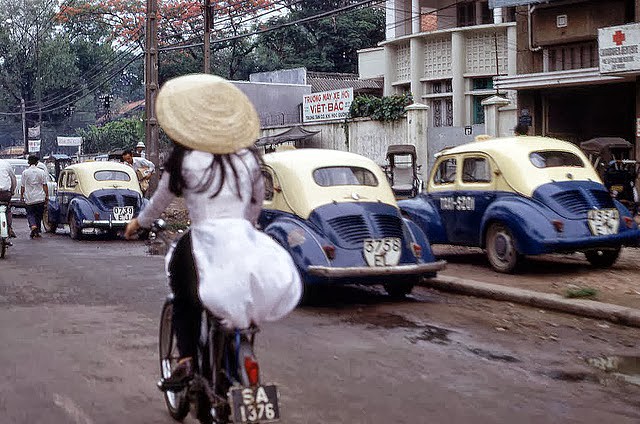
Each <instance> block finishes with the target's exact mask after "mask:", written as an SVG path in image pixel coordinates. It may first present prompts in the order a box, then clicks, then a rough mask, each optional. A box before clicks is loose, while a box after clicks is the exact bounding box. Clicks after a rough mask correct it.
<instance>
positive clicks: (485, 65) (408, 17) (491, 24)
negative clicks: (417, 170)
mask: <svg viewBox="0 0 640 424" xmlns="http://www.w3.org/2000/svg"><path fill="white" fill-rule="evenodd" d="M385 7H386V40H385V41H384V42H382V43H380V45H379V46H378V47H376V48H371V49H365V50H361V51H359V67H360V77H361V78H371V77H377V76H381V75H382V76H384V94H385V95H392V94H399V93H409V92H410V93H411V94H412V95H413V98H414V101H415V102H416V103H423V104H426V105H427V106H429V107H430V112H429V122H428V126H429V127H430V129H431V128H443V131H444V133H445V135H444V136H443V135H440V136H439V139H442V138H450V137H451V135H452V134H455V133H457V132H455V133H452V132H451V130H446V129H445V127H455V128H458V129H459V130H460V131H462V132H461V134H463V135H464V134H466V135H467V136H469V134H468V133H469V130H467V131H466V133H465V132H464V127H469V126H471V127H473V126H474V125H476V127H473V132H474V134H477V133H478V131H481V128H482V127H478V125H482V126H484V111H483V107H482V104H481V102H482V100H484V99H486V98H488V97H491V96H493V95H495V94H496V90H495V89H494V88H493V87H494V85H493V78H494V77H496V76H506V75H515V74H516V24H515V13H514V8H512V7H510V8H500V9H493V10H490V9H489V7H488V2H487V1H486V0H485V1H459V0H458V1H456V0H387V1H386V5H385ZM500 94H501V95H502V96H506V97H508V98H509V99H511V100H512V104H511V105H509V106H506V107H503V109H502V110H503V111H505V108H506V109H507V110H509V109H513V113H512V114H509V113H506V114H504V113H503V114H501V116H503V117H507V119H509V120H512V121H513V123H512V124H511V123H509V125H504V126H503V128H506V127H509V128H512V127H513V125H515V122H516V112H515V111H516V105H515V92H508V91H502V92H501V93H500ZM432 132H433V131H432ZM430 138H431V135H430ZM436 138H437V137H436ZM461 141H465V140H461ZM449 144H451V143H449ZM456 144H458V143H456Z"/></svg>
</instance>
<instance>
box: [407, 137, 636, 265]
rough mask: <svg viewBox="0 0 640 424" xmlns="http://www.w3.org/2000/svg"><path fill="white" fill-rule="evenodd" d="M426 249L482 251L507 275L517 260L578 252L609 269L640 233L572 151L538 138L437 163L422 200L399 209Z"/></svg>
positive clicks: (447, 156) (474, 147)
mask: <svg viewBox="0 0 640 424" xmlns="http://www.w3.org/2000/svg"><path fill="white" fill-rule="evenodd" d="M399 205H400V209H401V210H402V211H403V213H404V214H405V215H406V216H408V217H410V218H411V219H412V220H413V221H414V222H416V223H417V224H418V225H419V226H420V228H422V229H423V230H424V232H425V233H426V234H427V237H428V238H429V241H431V243H433V244H439V243H440V244H456V245H463V246H476V247H483V248H485V249H486V253H487V258H488V259H489V262H490V264H491V266H492V267H493V268H494V269H495V270H496V271H499V272H513V271H514V270H515V269H516V267H517V265H518V264H519V262H520V259H521V257H522V255H539V254H543V253H553V252H576V251H579V252H584V254H585V256H586V258H587V260H588V261H589V262H590V263H591V264H592V265H594V266H598V267H608V266H611V265H613V263H614V262H615V261H616V260H617V258H618V255H619V254H620V249H621V248H622V246H625V245H627V246H631V245H637V244H638V241H639V240H640V230H639V229H638V225H637V224H636V223H635V222H634V220H633V219H632V217H631V215H630V213H629V211H628V210H627V209H626V208H625V207H624V206H623V205H622V204H621V203H620V202H618V201H617V200H615V199H612V198H611V196H610V195H609V192H608V190H607V188H606V187H605V186H604V185H603V184H602V181H601V180H600V178H599V177H598V174H597V173H596V171H595V170H594V168H593V166H592V165H591V164H590V163H589V160H588V159H587V158H586V157H585V155H584V154H583V153H582V152H581V151H580V149H579V148H578V147H577V146H575V145H574V144H571V143H567V142H564V141H561V140H556V139H551V138H544V137H508V138H497V139H491V140H486V141H478V142H472V143H468V144H464V145H462V146H458V147H455V148H451V149H446V150H444V151H442V152H440V153H439V154H437V155H436V161H435V164H434V167H433V169H432V171H431V174H430V178H429V180H428V183H427V188H426V191H425V193H423V194H420V195H418V196H417V197H416V198H414V199H408V200H403V201H400V202H399Z"/></svg>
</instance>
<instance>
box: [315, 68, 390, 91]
mask: <svg viewBox="0 0 640 424" xmlns="http://www.w3.org/2000/svg"><path fill="white" fill-rule="evenodd" d="M307 84H310V85H311V91H312V92H313V93H317V92H319V91H330V90H338V89H341V88H349V87H353V91H355V92H372V91H382V87H383V81H382V78H372V79H359V78H358V74H340V73H333V72H307Z"/></svg>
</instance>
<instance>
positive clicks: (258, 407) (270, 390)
mask: <svg viewBox="0 0 640 424" xmlns="http://www.w3.org/2000/svg"><path fill="white" fill-rule="evenodd" d="M229 403H230V404H231V411H232V414H233V422H234V423H265V422H274V421H278V420H279V419H280V405H279V404H278V388H277V387H276V386H275V385H274V384H269V385H264V386H257V387H234V388H231V390H229Z"/></svg>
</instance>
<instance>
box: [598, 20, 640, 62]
mask: <svg viewBox="0 0 640 424" xmlns="http://www.w3.org/2000/svg"><path fill="white" fill-rule="evenodd" d="M598 51H599V53H600V73H602V74H615V73H620V72H626V73H629V72H635V73H640V23H633V24H628V25H620V26H615V27H609V28H600V29H599V30H598Z"/></svg>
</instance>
